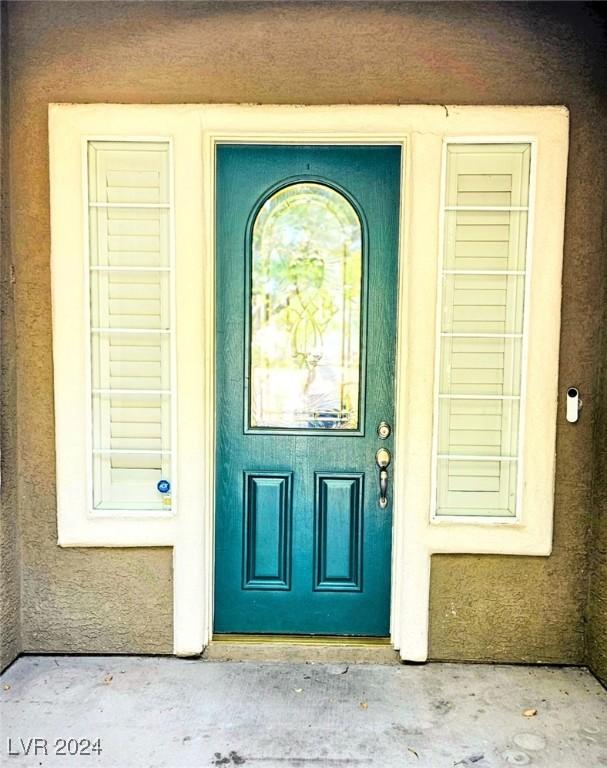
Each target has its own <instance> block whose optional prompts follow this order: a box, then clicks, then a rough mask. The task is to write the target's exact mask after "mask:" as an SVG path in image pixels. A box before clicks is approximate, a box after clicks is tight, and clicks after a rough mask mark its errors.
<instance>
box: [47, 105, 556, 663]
mask: <svg viewBox="0 0 607 768" xmlns="http://www.w3.org/2000/svg"><path fill="white" fill-rule="evenodd" d="M49 122H50V125H49V132H50V183H51V250H52V252H51V268H52V299H53V351H54V360H55V414H56V448H57V504H58V543H59V545H60V546H107V547H112V546H119V547H125V546H169V547H172V548H173V569H174V572H173V585H174V586H173V589H174V653H175V654H177V655H180V656H190V655H197V654H199V653H200V652H201V651H202V650H203V649H204V647H205V646H206V645H207V644H208V642H209V640H210V638H211V635H212V626H213V623H212V620H213V617H212V609H213V578H214V576H213V574H214V562H213V559H214V558H213V549H214V546H213V544H214V540H213V537H214V517H215V496H214V483H215V396H214V378H215V371H214V359H215V357H214V356H215V289H214V282H215V281H214V275H215V255H214V251H215V234H214V218H215V203H214V188H215V148H216V146H217V144H219V143H224V142H242V143H247V144H248V143H302V144H303V143H311V144H312V143H335V144H397V145H399V146H401V147H402V150H403V153H402V157H403V173H402V179H401V185H402V186H401V210H400V235H399V238H400V248H399V300H398V327H397V374H396V382H395V387H396V420H395V441H396V442H395V451H394V453H395V456H394V465H393V466H394V489H393V497H394V503H393V515H394V530H393V555H392V604H391V640H392V643H393V644H394V647H395V648H397V649H399V652H400V655H401V657H402V658H403V659H406V660H412V661H424V660H425V659H426V658H427V654H428V615H429V589H430V564H431V556H432V554H434V553H485V554H504V555H507V554H523V555H540V556H542V555H549V554H550V552H551V547H552V519H553V496H554V488H553V483H554V464H555V457H554V450H555V433H556V406H557V381H558V379H557V377H558V348H559V317H560V298H561V267H562V250H563V226H564V211H565V184H566V166H567V146H568V112H567V110H566V109H565V108H564V107H457V106H449V107H443V106H325V107H317V106H315V107H308V106H295V105H293V106H258V105H160V106H156V105H114V104H88V105H74V104H52V105H50V108H49ZM93 137H94V138H95V139H96V140H100V139H101V140H103V139H107V140H120V141H122V140H125V139H134V140H136V139H139V140H141V141H144V140H145V141H147V140H149V138H150V137H155V138H158V137H166V138H168V139H170V143H171V146H172V152H173V175H174V201H175V218H174V225H175V234H174V249H175V250H174V259H175V291H176V296H177V302H176V308H175V317H174V322H175V337H176V356H175V358H176V367H175V392H176V401H177V408H176V423H175V435H176V443H175V444H174V445H173V449H174V450H175V451H176V452H177V454H178V455H179V457H180V462H179V463H178V465H177V467H176V475H175V477H174V485H175V507H174V510H173V514H172V515H171V516H167V517H151V516H146V515H141V514H137V513H131V514H129V515H128V516H116V515H114V516H100V515H93V514H91V513H90V511H89V503H88V499H89V498H90V496H89V492H88V491H89V488H88V483H89V482H90V480H89V479H87V472H86V464H87V462H88V454H87V434H88V424H87V416H86V414H87V408H88V406H87V397H88V391H87V381H86V376H87V374H86V371H87V358H86V355H87V350H88V347H87V345H86V344H85V343H84V340H85V339H86V337H87V334H88V327H87V325H86V323H87V320H86V311H87V309H86V308H87V302H88V295H87V294H86V292H85V289H86V286H85V276H84V270H85V268H86V266H87V265H86V262H85V258H84V255H83V243H84V242H85V232H86V229H85V228H86V220H85V214H86V209H85V208H84V207H83V189H82V179H83V167H82V164H83V154H82V147H83V145H85V144H86V142H87V140H88V139H89V138H93ZM458 137H463V138H464V139H465V140H466V141H470V142H477V143H483V142H499V141H510V140H511V141H516V142H522V141H525V142H529V141H531V142H532V143H533V146H534V148H535V149H536V150H537V168H536V172H535V174H534V177H535V193H534V191H533V189H532V190H531V194H535V217H534V218H535V221H534V222H533V221H530V223H529V226H530V229H533V236H534V242H535V245H534V259H533V273H531V274H530V278H529V289H528V291H529V296H530V299H531V303H530V306H529V307H528V323H529V333H528V355H527V356H528V360H529V365H528V367H527V396H526V405H527V410H526V417H525V421H524V430H525V435H524V448H523V451H524V453H523V458H522V463H523V465H524V466H527V467H533V471H532V472H530V471H527V472H526V473H525V478H524V481H523V484H522V487H521V491H520V492H521V498H522V507H521V512H520V515H519V516H518V517H517V518H513V519H508V520H506V519H504V518H502V519H500V518H497V519H493V518H492V519H487V518H483V519H478V518H474V519H470V518H466V519H463V518H449V519H443V518H440V519H433V518H432V516H431V507H432V505H431V499H432V443H433V423H432V422H433V410H434V387H433V380H434V371H435V339H436V334H435V321H436V310H435V307H436V300H437V270H438V268H439V266H438V265H439V259H438V255H439V240H440V232H441V224H442V222H441V213H440V212H441V203H442V200H441V196H440V190H441V173H442V171H441V168H442V163H443V145H444V143H445V142H446V141H449V140H459V139H458ZM532 204H533V201H532V200H531V199H530V206H531V205H532ZM528 255H529V254H528ZM134 650H136V649H134Z"/></svg>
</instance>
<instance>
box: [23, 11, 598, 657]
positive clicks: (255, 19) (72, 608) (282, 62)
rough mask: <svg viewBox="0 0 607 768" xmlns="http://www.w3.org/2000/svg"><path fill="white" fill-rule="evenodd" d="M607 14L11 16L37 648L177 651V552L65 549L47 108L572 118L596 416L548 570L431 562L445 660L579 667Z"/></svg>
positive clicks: (567, 449)
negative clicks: (411, 107)
mask: <svg viewBox="0 0 607 768" xmlns="http://www.w3.org/2000/svg"><path fill="white" fill-rule="evenodd" d="M596 13H597V11H596V9H592V8H588V7H586V6H585V5H582V4H576V5H575V6H569V5H567V4H554V5H552V4H548V3H541V4H537V5H535V6H531V7H529V6H528V5H526V4H523V5H518V4H515V3H505V4H503V5H501V4H495V3H488V4H479V5H476V4H470V3H438V4H433V3H419V4H418V3H411V4H401V3H377V2H376V3H363V2H359V3H351V4H342V3H336V2H334V3H324V4H323V3H317V4H314V5H309V4H308V3H305V2H299V3H291V4H287V3H284V2H281V3H278V4H269V3H264V4H255V3H229V2H222V3H195V4H192V3H188V2H181V3H151V4H147V3H145V2H138V3H133V4H131V3H114V2H103V3H95V2H89V3H52V2H47V3H35V2H34V3H31V2H14V3H11V4H10V11H9V34H10V62H11V84H10V92H11V97H12V101H11V112H10V130H11V191H12V199H13V208H12V226H13V237H14V260H15V265H16V277H17V282H16V288H15V290H16V307H17V317H18V325H17V342H18V344H17V358H16V360H17V372H18V376H19V387H18V392H17V408H18V414H19V435H18V451H19V462H20V477H19V499H20V514H21V522H22V532H23V601H24V602H23V627H24V645H25V647H26V648H28V649H32V650H33V649H37V650H109V651H116V650H132V651H134V650H139V651H170V649H171V577H170V553H169V552H168V551H166V550H148V551H143V550H108V551H98V550H97V551H96V550H88V551H84V550H80V551H73V550H60V549H58V548H57V547H56V544H55V541H56V524H55V478H54V447H53V400H52V360H51V351H50V349H51V346H50V345H51V331H50V320H51V317H50V288H49V279H50V275H49V213H48V150H47V138H48V137H47V127H46V116H47V104H48V102H50V101H58V102H62V101H73V102H86V101H110V102H266V103H290V102H296V103H310V104H323V103H340V102H344V101H348V102H352V103H440V104H454V103H461V104H566V105H567V106H568V107H569V108H570V110H571V162H570V175H569V191H568V212H567V223H566V252H565V264H564V283H565V289H564V295H563V327H562V357H561V367H560V376H561V391H562V390H563V389H564V388H565V387H567V386H568V385H571V384H573V383H575V384H576V385H578V386H579V387H580V388H581V391H582V393H583V396H584V402H585V405H584V418H583V419H582V420H581V422H580V423H579V424H578V425H576V426H575V427H571V426H569V425H567V424H566V423H565V421H564V418H563V414H562V412H561V413H560V415H559V425H558V462H557V485H556V532H555V548H554V554H553V556H552V557H550V558H547V559H535V558H520V557H509V558H499V557H467V556H441V557H435V558H434V561H433V578H432V600H431V655H432V657H434V658H454V659H455V658H491V659H496V660H529V661H537V660H549V661H572V662H576V661H580V660H581V659H582V658H583V654H584V624H583V610H584V604H585V597H586V591H587V573H586V571H585V564H586V534H587V525H588V509H589V494H590V479H591V425H592V419H593V409H594V399H595V398H594V396H595V393H594V391H593V387H594V382H595V372H596V363H597V347H596V340H597V335H598V330H599V325H600V315H599V312H598V311H597V309H598V307H599V306H600V282H601V281H600V274H601V272H600V271H601V255H602V254H601V230H600V225H599V218H600V213H601V211H600V200H599V195H598V194H597V189H602V188H603V187H602V182H603V176H604V173H605V170H604V164H603V163H602V162H601V158H602V152H603V151H604V148H605V144H604V141H605V140H604V135H605V132H604V120H603V118H602V116H601V113H600V94H599V93H598V92H597V90H596V89H597V83H598V82H599V81H600V79H601V75H600V60H599V58H598V55H597V54H596V46H597V45H598V21H597V19H596V18H594V16H595V14H596ZM593 50H594V51H595V53H594V54H593ZM593 56H594V58H593Z"/></svg>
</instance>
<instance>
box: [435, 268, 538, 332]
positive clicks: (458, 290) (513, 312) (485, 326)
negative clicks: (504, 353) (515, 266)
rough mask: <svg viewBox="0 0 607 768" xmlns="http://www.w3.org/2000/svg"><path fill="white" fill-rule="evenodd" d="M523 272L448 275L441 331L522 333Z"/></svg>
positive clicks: (444, 289) (445, 282)
mask: <svg viewBox="0 0 607 768" xmlns="http://www.w3.org/2000/svg"><path fill="white" fill-rule="evenodd" d="M524 298H525V278H524V275H465V274H464V275H461V274H458V275H449V274H447V275H445V276H444V277H443V313H442V315H443V318H442V331H443V332H446V333H522V330H523V300H524Z"/></svg>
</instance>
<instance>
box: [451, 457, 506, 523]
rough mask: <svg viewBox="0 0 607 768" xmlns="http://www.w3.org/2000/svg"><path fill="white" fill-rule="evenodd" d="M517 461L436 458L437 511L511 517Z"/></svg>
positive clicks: (475, 515) (464, 514)
mask: <svg viewBox="0 0 607 768" xmlns="http://www.w3.org/2000/svg"><path fill="white" fill-rule="evenodd" d="M517 471H518V463H517V462H516V461H504V460H501V461H471V460H464V461H461V460H460V461H457V460H454V459H439V460H438V478H437V479H438V487H437V509H436V514H437V515H438V516H439V517H441V516H445V515H447V516H448V515H458V516H463V517H513V516H514V515H515V506H516V479H517Z"/></svg>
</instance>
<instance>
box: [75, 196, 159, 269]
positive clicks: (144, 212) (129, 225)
mask: <svg viewBox="0 0 607 768" xmlns="http://www.w3.org/2000/svg"><path fill="white" fill-rule="evenodd" d="M89 230H90V243H91V249H90V250H91V266H94V267H95V266H101V267H119V268H127V267H136V268H140V267H168V266H169V212H168V210H166V209H162V208H92V209H91V212H90V217H89Z"/></svg>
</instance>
